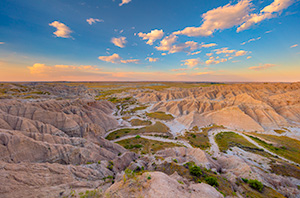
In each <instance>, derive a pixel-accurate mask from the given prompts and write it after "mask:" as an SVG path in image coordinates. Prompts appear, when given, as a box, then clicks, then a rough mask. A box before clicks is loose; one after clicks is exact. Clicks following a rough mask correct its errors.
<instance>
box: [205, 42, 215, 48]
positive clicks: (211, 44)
mask: <svg viewBox="0 0 300 198" xmlns="http://www.w3.org/2000/svg"><path fill="white" fill-rule="evenodd" d="M214 46H217V44H216V43H209V44H202V45H201V47H204V48H208V47H214Z"/></svg>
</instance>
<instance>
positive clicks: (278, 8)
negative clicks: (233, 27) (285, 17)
mask: <svg viewBox="0 0 300 198" xmlns="http://www.w3.org/2000/svg"><path fill="white" fill-rule="evenodd" d="M293 2H294V0H274V1H273V2H272V3H271V4H270V5H268V6H266V7H264V8H263V9H262V10H261V11H260V13H258V14H250V16H249V17H248V19H247V20H246V21H245V22H244V23H243V24H242V25H241V26H240V27H239V28H238V29H237V32H240V31H243V30H246V29H248V28H250V27H251V26H252V25H253V24H256V23H259V22H261V21H263V20H265V19H271V18H274V17H277V16H278V15H279V14H281V12H282V10H284V9H286V8H288V7H289V6H290V5H292V3H293Z"/></svg>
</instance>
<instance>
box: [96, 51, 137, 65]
mask: <svg viewBox="0 0 300 198" xmlns="http://www.w3.org/2000/svg"><path fill="white" fill-rule="evenodd" d="M98 58H99V59H100V60H102V61H105V62H110V63H138V62H139V61H140V60H139V59H128V60H123V59H122V58H121V56H119V54H116V53H115V54H113V55H111V56H99V57H98Z"/></svg>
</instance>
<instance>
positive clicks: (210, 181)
mask: <svg viewBox="0 0 300 198" xmlns="http://www.w3.org/2000/svg"><path fill="white" fill-rule="evenodd" d="M205 181H206V183H208V184H209V185H211V186H219V183H218V180H217V178H215V177H206V178H205Z"/></svg>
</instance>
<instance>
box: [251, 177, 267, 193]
mask: <svg viewBox="0 0 300 198" xmlns="http://www.w3.org/2000/svg"><path fill="white" fill-rule="evenodd" d="M248 184H249V186H250V187H251V188H253V189H255V190H258V191H259V192H262V190H263V187H264V185H263V184H262V183H261V182H260V181H258V180H256V179H255V180H253V179H250V180H249V181H248Z"/></svg>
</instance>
